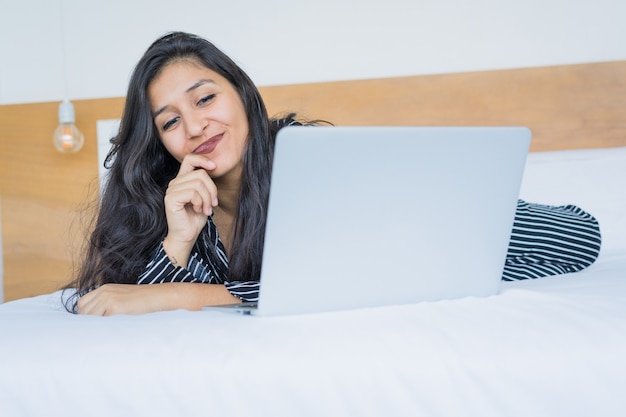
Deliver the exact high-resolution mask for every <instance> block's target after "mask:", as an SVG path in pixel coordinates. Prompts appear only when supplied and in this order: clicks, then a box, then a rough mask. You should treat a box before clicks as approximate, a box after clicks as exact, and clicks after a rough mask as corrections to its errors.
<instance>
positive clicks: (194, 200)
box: [163, 154, 218, 266]
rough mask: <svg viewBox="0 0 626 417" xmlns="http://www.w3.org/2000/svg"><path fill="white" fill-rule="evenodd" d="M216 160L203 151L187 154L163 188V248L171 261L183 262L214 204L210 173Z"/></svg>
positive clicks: (215, 194) (182, 263) (215, 193)
mask: <svg viewBox="0 0 626 417" xmlns="http://www.w3.org/2000/svg"><path fill="white" fill-rule="evenodd" d="M215 168H216V165H215V162H213V161H212V160H210V159H209V158H207V157H206V156H204V155H196V154H189V155H187V156H186V157H185V158H184V159H183V161H182V162H181V165H180V169H179V171H178V174H177V175H176V177H175V178H174V179H173V180H172V181H170V183H169V185H168V187H167V191H166V192H165V199H164V202H165V215H166V217H167V228H168V231H167V237H166V238H165V240H164V242H163V247H164V249H165V252H166V253H167V254H168V256H169V257H170V260H172V262H173V263H174V264H180V265H181V266H184V265H186V264H187V258H188V257H189V254H190V252H191V249H192V247H193V244H194V243H195V241H196V239H197V238H198V235H199V234H200V231H202V228H203V227H204V225H205V224H206V222H207V218H208V216H210V215H211V214H212V213H213V207H215V206H217V204H218V200H217V187H216V186H215V183H214V182H213V180H212V179H211V177H210V176H209V172H210V171H212V170H214V169H215Z"/></svg>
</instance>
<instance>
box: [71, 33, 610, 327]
mask: <svg viewBox="0 0 626 417" xmlns="http://www.w3.org/2000/svg"><path fill="white" fill-rule="evenodd" d="M290 124H302V122H298V121H296V120H295V119H294V116H293V115H290V116H287V117H285V118H281V119H269V118H268V116H267V113H266V110H265V106H264V104H263V101H262V99H261V96H260V94H259V92H258V90H257V88H256V87H255V86H254V84H253V83H252V81H251V80H250V79H249V77H248V76H247V75H246V74H245V73H244V72H243V71H242V70H241V69H240V68H239V67H238V66H237V65H236V64H235V63H234V62H233V61H232V60H231V59H230V58H228V57H227V56H226V55H225V54H223V53H222V52H221V51H219V50H218V49H217V48H216V47H215V46H213V45H212V44H211V43H209V42H208V41H206V40H204V39H201V38H199V37H196V36H194V35H190V34H186V33H180V32H177V33H171V34H168V35H166V36H164V37H162V38H160V39H158V40H157V41H156V42H154V43H153V44H152V45H151V46H150V47H149V48H148V50H147V51H146V53H145V54H144V56H143V57H142V58H141V60H140V61H139V63H138V64H137V66H136V68H135V71H134V73H133V75H132V77H131V81H130V84H129V89H128V94H127V97H126V106H125V109H124V114H123V116H122V120H121V126H120V131H119V134H118V135H117V137H116V138H115V141H114V146H113V149H112V150H111V153H110V154H109V155H108V158H107V163H108V164H110V173H109V179H108V183H107V186H106V189H105V190H104V194H103V196H102V199H101V202H100V207H99V213H98V216H97V219H96V222H95V226H94V230H93V232H92V235H91V238H90V240H89V242H88V247H87V251H86V253H85V257H84V260H83V263H82V266H81V269H80V271H79V273H78V275H77V277H76V279H75V280H74V281H73V282H72V283H71V284H70V287H71V288H76V289H77V291H76V293H75V295H74V297H72V298H70V299H69V300H68V305H67V307H68V309H69V310H70V311H74V312H78V313H85V314H99V315H109V314H116V313H126V314H134V313H145V312H151V311H159V310H169V309H177V308H186V309H192V310H193V309H200V308H201V307H202V306H204V305H215V304H225V303H232V302H238V301H242V300H243V301H254V300H256V299H257V297H258V289H259V276H260V268H261V252H262V247H263V236H264V229H265V217H266V209H267V200H268V195H269V184H270V174H271V165H272V156H273V147H274V138H275V135H276V132H277V131H278V130H279V129H280V128H281V127H283V126H286V125H290ZM599 250H600V232H599V227H598V224H597V222H596V220H595V219H594V218H593V217H592V216H591V215H589V214H588V213H585V212H584V211H582V210H581V209H579V208H578V207H575V206H563V207H550V206H541V205H536V204H530V203H526V202H524V201H522V200H520V202H519V204H518V212H517V216H516V220H515V225H514V230H513V234H512V238H511V244H510V247H509V253H508V257H507V262H506V266H505V271H504V276H503V279H505V280H514V279H526V278H537V277H540V276H546V275H554V274H559V273H566V272H574V271H579V270H581V269H583V268H585V267H587V266H588V265H590V264H591V263H593V262H594V261H595V259H596V257H597V255H598V253H599ZM157 283H158V284H159V285H134V284H157Z"/></svg>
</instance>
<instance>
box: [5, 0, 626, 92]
mask: <svg viewBox="0 0 626 417" xmlns="http://www.w3.org/2000/svg"><path fill="white" fill-rule="evenodd" d="M625 17H626V1H624V0H595V1H593V2H592V1H588V0H584V1H583V0H524V1H522V0H471V1H470V0H380V1H374V0H309V1H307V0H301V1H298V0H247V1H246V0H220V1H217V0H176V1H171V0H167V1H166V0H99V1H90V0H19V1H16V0H0V60H1V61H0V64H1V65H0V104H10V103H23V102H39V101H57V100H61V99H62V98H64V97H65V96H66V95H67V96H68V98H70V99H82V98H101V97H117V96H123V95H124V94H125V90H126V84H127V81H128V78H129V75H130V72H131V71H132V68H133V65H134V64H135V62H136V61H137V59H138V58H139V57H140V55H141V54H142V53H143V51H144V50H145V49H146V48H147V46H148V45H149V44H150V43H151V42H152V41H153V40H154V39H155V38H156V37H157V36H159V35H160V34H162V33H164V32H167V31H170V30H185V31H190V32H195V33H198V34H200V35H202V36H204V37H207V38H208V39H210V40H212V41H213V42H214V43H216V44H217V45H218V46H219V47H221V48H222V49H223V50H224V51H225V52H226V53H228V54H229V55H231V57H233V58H234V59H235V60H236V61H237V62H238V63H240V64H241V65H242V66H243V67H244V69H246V70H247V71H248V73H249V74H250V76H251V77H252V78H253V80H254V81H255V82H256V83H257V84H258V85H276V84H291V83H302V82H314V81H328V80H343V79H357V78H377V77H390V76H401V75H417V74H433V73H448V72H461V71H473V70H485V69H502V68H519V67H532V66H545V65H555V64H571V63H582V62H599V61H613V60H624V59H626V24H624V18H625ZM61 21H62V22H63V25H61ZM63 40H64V41H63ZM63 51H65V57H66V59H65V60H63V56H64V53H63ZM64 61H65V62H66V64H67V65H66V71H65V74H66V76H65V77H64V75H63V74H64V69H63V68H64V65H63V62H64ZM64 79H65V80H67V89H65V88H64ZM65 90H67V94H66V92H65Z"/></svg>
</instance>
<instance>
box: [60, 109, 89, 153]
mask: <svg viewBox="0 0 626 417" xmlns="http://www.w3.org/2000/svg"><path fill="white" fill-rule="evenodd" d="M74 121H75V116H74V105H73V104H72V103H71V102H70V101H68V100H64V101H63V102H61V104H60V105H59V126H58V127H57V128H56V130H55V131H54V135H53V136H52V142H53V143H54V147H55V148H57V150H58V151H59V152H63V153H73V152H78V151H79V150H80V149H81V148H82V147H83V144H84V143H85V138H84V137H83V134H82V133H81V131H80V130H78V128H77V127H76V126H75V125H74Z"/></svg>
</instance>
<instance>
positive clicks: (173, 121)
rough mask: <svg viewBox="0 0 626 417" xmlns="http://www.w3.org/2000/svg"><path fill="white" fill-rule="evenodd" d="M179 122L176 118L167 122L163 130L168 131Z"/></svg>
mask: <svg viewBox="0 0 626 417" xmlns="http://www.w3.org/2000/svg"><path fill="white" fill-rule="evenodd" d="M177 121H178V117H175V118H173V119H170V120H168V121H167V122H165V124H164V125H163V130H164V131H166V130H168V129H169V128H170V127H172V126H174V123H176V122H177Z"/></svg>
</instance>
